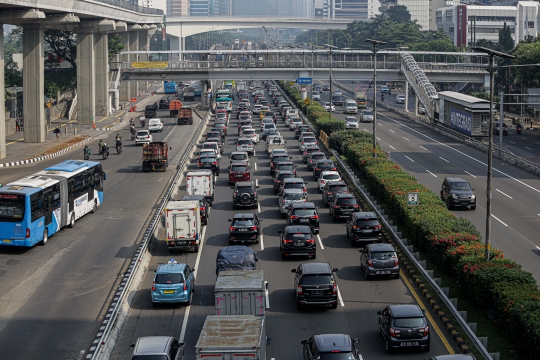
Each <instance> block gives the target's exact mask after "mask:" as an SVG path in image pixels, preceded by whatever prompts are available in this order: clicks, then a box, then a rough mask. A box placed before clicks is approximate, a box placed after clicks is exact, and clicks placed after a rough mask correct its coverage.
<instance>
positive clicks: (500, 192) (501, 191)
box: [495, 189, 513, 199]
mask: <svg viewBox="0 0 540 360" xmlns="http://www.w3.org/2000/svg"><path fill="white" fill-rule="evenodd" d="M495 190H497V191H498V192H500V193H501V194H503V195H504V196H506V197H508V198H510V199H513V198H512V197H511V196H510V195H507V194H505V193H503V192H502V191H501V190H499V189H495Z"/></svg>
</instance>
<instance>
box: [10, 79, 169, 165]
mask: <svg viewBox="0 0 540 360" xmlns="http://www.w3.org/2000/svg"><path fill="white" fill-rule="evenodd" d="M160 87H161V84H160V85H152V86H150V88H149V89H148V91H147V92H146V93H143V94H141V96H138V97H137V101H136V102H135V103H131V104H130V103H128V106H127V109H123V110H116V111H114V112H113V113H112V114H111V115H109V116H106V117H103V118H101V119H98V120H96V129H95V130H94V129H92V125H79V124H78V121H77V120H72V121H69V122H68V121H67V120H66V119H59V120H55V121H52V122H51V126H50V128H49V130H48V131H47V133H46V134H45V141H44V142H42V143H25V142H24V133H23V132H16V133H14V134H12V135H9V136H6V152H7V156H6V157H5V158H4V159H0V168H2V167H11V166H18V165H24V164H29V163H32V162H37V161H42V160H45V159H49V158H51V157H55V156H58V155H61V154H63V153H65V152H66V151H69V150H71V149H73V148H75V147H78V146H81V145H83V144H86V143H87V142H89V141H92V140H94V139H100V138H104V137H106V136H107V135H108V133H109V132H110V131H115V130H117V129H120V128H122V127H124V126H126V124H127V123H128V122H129V119H130V118H131V117H135V115H133V116H131V114H135V113H130V112H129V106H131V105H137V104H139V103H141V102H142V101H143V100H145V99H147V98H148V97H150V96H151V92H152V91H157V90H158V89H159V88H160ZM160 95H161V94H160ZM122 104H123V102H122ZM47 125H48V124H47ZM56 127H60V130H61V132H60V136H59V138H58V139H56V134H54V133H53V130H54V129H55V128H56ZM75 129H76V134H75V131H74V130H75ZM81 157H82V153H81Z"/></svg>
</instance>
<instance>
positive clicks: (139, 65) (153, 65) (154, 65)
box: [131, 61, 169, 69]
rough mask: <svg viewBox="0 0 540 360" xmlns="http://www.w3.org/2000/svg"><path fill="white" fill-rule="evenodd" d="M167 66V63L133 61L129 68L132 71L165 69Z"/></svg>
mask: <svg viewBox="0 0 540 360" xmlns="http://www.w3.org/2000/svg"><path fill="white" fill-rule="evenodd" d="M167 66H169V63H168V62H167V61H134V62H132V63H131V67H132V68H134V69H165V68H166V67H167Z"/></svg>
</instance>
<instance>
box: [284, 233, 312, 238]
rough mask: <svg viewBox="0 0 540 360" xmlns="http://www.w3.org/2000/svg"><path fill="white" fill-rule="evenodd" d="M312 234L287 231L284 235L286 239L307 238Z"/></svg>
mask: <svg viewBox="0 0 540 360" xmlns="http://www.w3.org/2000/svg"><path fill="white" fill-rule="evenodd" d="M312 237H313V236H311V234H310V233H300V232H298V233H287V235H285V239H287V240H307V239H311V238H312Z"/></svg>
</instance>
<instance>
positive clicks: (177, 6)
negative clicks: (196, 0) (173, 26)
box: [166, 0, 189, 16]
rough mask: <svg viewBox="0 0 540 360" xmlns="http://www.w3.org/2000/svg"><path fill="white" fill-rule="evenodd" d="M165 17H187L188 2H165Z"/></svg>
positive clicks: (183, 0)
mask: <svg viewBox="0 0 540 360" xmlns="http://www.w3.org/2000/svg"><path fill="white" fill-rule="evenodd" d="M166 14H167V16H189V0H167V12H166Z"/></svg>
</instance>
